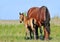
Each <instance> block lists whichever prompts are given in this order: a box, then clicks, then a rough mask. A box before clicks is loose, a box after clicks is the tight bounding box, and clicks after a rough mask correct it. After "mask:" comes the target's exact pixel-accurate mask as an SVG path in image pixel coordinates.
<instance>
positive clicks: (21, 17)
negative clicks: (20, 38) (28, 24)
mask: <svg viewBox="0 0 60 42" xmlns="http://www.w3.org/2000/svg"><path fill="white" fill-rule="evenodd" d="M19 15H20V16H19V19H20V20H19V21H20V23H22V22H23V20H24V15H23V13H19Z"/></svg>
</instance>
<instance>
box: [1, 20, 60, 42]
mask: <svg viewBox="0 0 60 42" xmlns="http://www.w3.org/2000/svg"><path fill="white" fill-rule="evenodd" d="M50 28H51V35H50V37H51V38H52V39H51V40H49V41H45V40H40V39H38V40H33V39H32V40H26V39H24V37H25V27H24V24H23V23H21V24H20V23H19V21H18V20H0V42H60V19H51V26H50ZM39 35H40V34H39Z"/></svg>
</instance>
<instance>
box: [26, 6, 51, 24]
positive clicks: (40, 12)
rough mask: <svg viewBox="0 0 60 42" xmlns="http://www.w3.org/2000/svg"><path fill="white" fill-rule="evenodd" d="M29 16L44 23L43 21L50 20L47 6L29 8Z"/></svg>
mask: <svg viewBox="0 0 60 42" xmlns="http://www.w3.org/2000/svg"><path fill="white" fill-rule="evenodd" d="M27 16H28V18H31V17H32V18H35V19H36V20H37V22H38V21H40V23H43V21H46V20H47V21H50V14H49V11H48V9H47V7H46V6H42V7H40V8H39V7H32V8H30V9H29V10H28V13H27Z"/></svg>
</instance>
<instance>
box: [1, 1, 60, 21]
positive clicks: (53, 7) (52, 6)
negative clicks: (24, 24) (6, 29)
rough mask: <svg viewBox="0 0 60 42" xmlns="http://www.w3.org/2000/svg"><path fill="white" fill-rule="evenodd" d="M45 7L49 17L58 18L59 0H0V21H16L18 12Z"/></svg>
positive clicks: (59, 11) (59, 10)
mask: <svg viewBox="0 0 60 42" xmlns="http://www.w3.org/2000/svg"><path fill="white" fill-rule="evenodd" d="M41 6H46V7H48V9H49V12H50V15H51V17H54V16H59V17H60V0H0V20H18V19H19V12H27V11H28V10H29V8H31V7H41Z"/></svg>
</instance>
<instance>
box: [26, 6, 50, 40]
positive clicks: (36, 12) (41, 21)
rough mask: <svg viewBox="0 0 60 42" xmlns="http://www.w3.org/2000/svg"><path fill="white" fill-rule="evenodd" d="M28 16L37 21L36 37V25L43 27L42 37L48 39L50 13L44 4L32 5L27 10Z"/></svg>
mask: <svg viewBox="0 0 60 42" xmlns="http://www.w3.org/2000/svg"><path fill="white" fill-rule="evenodd" d="M27 17H28V18H35V19H36V21H37V27H36V29H35V30H36V31H35V32H36V33H35V35H36V38H37V37H38V27H40V28H41V26H43V27H44V39H45V40H47V39H49V36H50V13H49V11H48V8H47V7H46V6H42V7H40V8H39V7H32V8H30V9H29V10H28V12H27Z"/></svg>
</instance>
